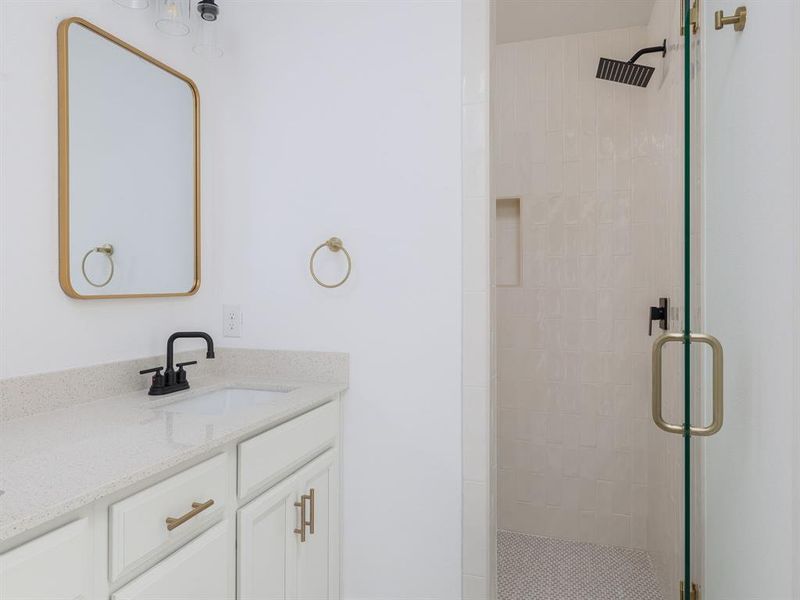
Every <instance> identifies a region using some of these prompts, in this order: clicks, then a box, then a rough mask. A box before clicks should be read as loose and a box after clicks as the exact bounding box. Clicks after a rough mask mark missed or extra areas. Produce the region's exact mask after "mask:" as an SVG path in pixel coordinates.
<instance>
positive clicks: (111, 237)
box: [59, 18, 200, 298]
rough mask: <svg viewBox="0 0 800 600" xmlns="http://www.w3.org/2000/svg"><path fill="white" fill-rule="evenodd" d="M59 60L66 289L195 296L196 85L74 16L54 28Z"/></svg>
mask: <svg viewBox="0 0 800 600" xmlns="http://www.w3.org/2000/svg"><path fill="white" fill-rule="evenodd" d="M59 61H60V69H59V76H60V85H59V91H60V99H59V102H60V114H59V117H60V121H61V129H60V133H61V139H60V166H61V182H60V196H61V197H60V208H61V211H60V221H61V222H60V235H61V244H60V246H61V248H60V250H61V255H60V279H61V286H62V288H63V289H64V291H65V292H66V293H67V294H68V295H70V296H73V297H77V298H87V297H90V298H91V297H94V298H96V297H116V296H124V297H130V296H161V295H187V294H192V293H194V292H195V291H197V288H198V286H199V281H200V255H199V209H200V206H199V177H198V162H199V160H198V158H199V149H198V143H199V141H198V111H197V108H198V95H197V90H196V87H195V86H194V84H193V83H192V82H191V80H189V79H188V78H186V77H184V76H183V75H181V74H180V73H177V72H176V71H174V70H173V69H170V68H169V67H167V66H166V65H163V64H161V63H159V62H158V61H156V60H155V59H153V58H150V57H148V56H146V55H145V54H143V53H141V52H140V51H138V50H136V49H134V48H132V47H130V46H128V45H127V44H125V43H124V42H122V41H121V40H118V39H117V38H114V37H113V36H111V35H110V34H108V33H106V32H104V31H102V30H100V29H98V28H96V27H95V26H94V25H91V24H90V23H87V22H85V21H83V20H82V19H77V18H76V19H69V20H67V21H65V22H63V23H62V24H61V27H60V28H59Z"/></svg>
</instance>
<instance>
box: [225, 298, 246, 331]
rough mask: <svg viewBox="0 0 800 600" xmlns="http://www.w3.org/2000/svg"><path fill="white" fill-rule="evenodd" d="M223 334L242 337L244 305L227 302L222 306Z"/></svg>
mask: <svg viewBox="0 0 800 600" xmlns="http://www.w3.org/2000/svg"><path fill="white" fill-rule="evenodd" d="M222 335H224V336H225V337H242V307H241V306H239V305H238V304H225V305H224V306H223V307H222Z"/></svg>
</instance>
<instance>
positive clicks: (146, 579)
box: [0, 398, 340, 600]
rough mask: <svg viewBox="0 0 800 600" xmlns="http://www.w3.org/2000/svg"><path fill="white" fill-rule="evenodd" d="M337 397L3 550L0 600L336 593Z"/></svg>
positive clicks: (221, 599) (333, 599) (226, 598)
mask: <svg viewBox="0 0 800 600" xmlns="http://www.w3.org/2000/svg"><path fill="white" fill-rule="evenodd" d="M339 405H340V403H339V400H338V398H332V399H331V400H330V401H328V402H327V403H324V404H322V405H321V406H318V407H317V408H314V409H313V410H310V411H308V412H306V413H303V414H301V415H298V416H297V417H295V418H293V419H291V420H289V421H286V422H284V423H282V424H280V425H277V426H275V427H272V428H270V429H267V430H266V431H258V430H256V431H254V432H252V433H250V435H245V436H242V438H239V439H235V440H232V441H231V442H229V443H228V444H227V445H225V446H224V447H221V448H219V451H218V452H217V453H216V454H214V455H212V456H210V457H208V456H206V457H204V460H201V461H200V462H195V464H189V465H187V466H186V467H184V468H181V467H173V468H172V469H171V470H170V471H169V472H168V476H166V477H164V476H162V477H158V476H155V477H153V478H152V479H150V480H147V481H145V482H143V483H142V484H140V485H137V486H135V487H132V488H131V489H129V490H124V491H121V492H118V493H116V494H114V495H112V496H110V497H106V498H103V499H100V500H97V501H96V502H95V503H94V504H91V505H88V506H85V507H84V508H82V509H80V510H77V511H76V512H75V515H74V517H75V519H74V520H73V521H72V522H69V523H68V524H67V525H65V526H62V527H60V528H56V529H54V530H52V531H49V532H46V533H44V534H43V535H40V536H39V537H36V538H34V539H32V540H31V541H27V540H26V542H25V543H22V544H17V545H16V546H12V547H11V549H8V550H6V549H7V548H9V546H8V545H6V546H2V549H3V550H6V551H5V552H4V553H2V554H0V600H188V599H191V600H234V599H241V600H282V599H289V598H292V599H296V598H302V599H303V600H338V598H339V455H340V450H339V448H340V446H339V431H340V421H339V410H340V409H339ZM303 515H304V516H305V519H303V518H302V517H303ZM303 521H304V522H303ZM62 522H63V521H62ZM312 524H313V525H312ZM312 527H313V531H312ZM45 529H46V528H45ZM298 532H300V533H298Z"/></svg>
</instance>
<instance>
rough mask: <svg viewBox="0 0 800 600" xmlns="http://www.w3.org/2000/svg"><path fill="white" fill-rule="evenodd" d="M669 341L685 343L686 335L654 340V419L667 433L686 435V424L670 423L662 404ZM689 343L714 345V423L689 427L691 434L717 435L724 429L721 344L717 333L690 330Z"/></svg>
mask: <svg viewBox="0 0 800 600" xmlns="http://www.w3.org/2000/svg"><path fill="white" fill-rule="evenodd" d="M670 342H680V343H682V344H683V343H686V336H685V335H684V334H682V333H665V334H664V335H662V336H661V337H659V338H658V339H657V340H656V341H655V342H654V343H653V421H654V422H655V424H656V425H657V426H658V427H659V429H662V430H664V431H666V432H667V433H677V434H678V435H683V434H684V426H683V425H676V424H673V423H667V422H666V421H665V420H664V415H663V405H662V389H661V388H662V369H661V359H662V355H663V349H664V346H665V345H666V344H668V343H670ZM689 342H690V343H698V344H706V345H707V346H710V347H711V351H712V353H713V358H712V418H711V423H710V424H709V425H707V426H705V427H693V426H691V425H690V426H689V435H696V436H708V435H714V434H715V433H717V432H718V431H719V430H720V429H722V420H723V390H722V382H723V356H722V344H720V343H719V340H718V339H717V338H715V337H714V336H711V335H707V334H705V333H690V334H689Z"/></svg>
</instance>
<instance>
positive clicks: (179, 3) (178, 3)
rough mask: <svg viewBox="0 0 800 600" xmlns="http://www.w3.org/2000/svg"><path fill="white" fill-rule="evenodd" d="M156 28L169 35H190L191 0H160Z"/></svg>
mask: <svg viewBox="0 0 800 600" xmlns="http://www.w3.org/2000/svg"><path fill="white" fill-rule="evenodd" d="M156 27H157V28H158V30H159V31H162V32H163V33H166V34H167V35H174V36H183V35H188V34H189V0H158V16H157V17H156Z"/></svg>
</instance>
